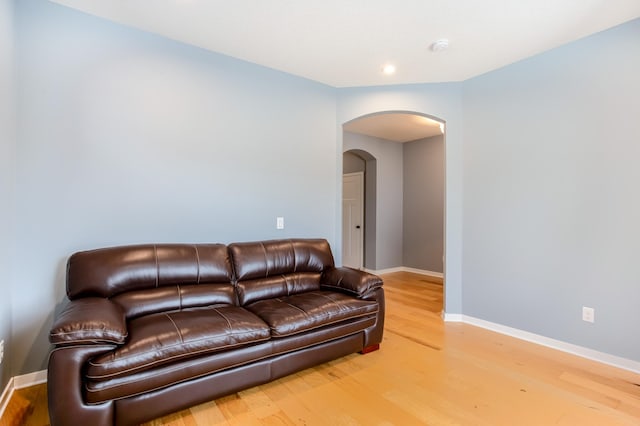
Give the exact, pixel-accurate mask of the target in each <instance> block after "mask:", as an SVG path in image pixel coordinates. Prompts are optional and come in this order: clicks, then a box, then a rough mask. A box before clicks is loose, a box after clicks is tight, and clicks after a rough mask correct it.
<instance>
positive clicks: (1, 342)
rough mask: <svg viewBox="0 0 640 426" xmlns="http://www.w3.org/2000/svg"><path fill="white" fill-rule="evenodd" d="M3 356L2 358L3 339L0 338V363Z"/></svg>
mask: <svg viewBox="0 0 640 426" xmlns="http://www.w3.org/2000/svg"><path fill="white" fill-rule="evenodd" d="M3 358H4V340H0V364H2V359H3Z"/></svg>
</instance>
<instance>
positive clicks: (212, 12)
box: [51, 0, 640, 87]
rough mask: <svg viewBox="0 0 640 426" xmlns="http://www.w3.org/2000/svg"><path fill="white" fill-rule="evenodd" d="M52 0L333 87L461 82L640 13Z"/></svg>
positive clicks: (466, 1)
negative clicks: (445, 43)
mask: <svg viewBox="0 0 640 426" xmlns="http://www.w3.org/2000/svg"><path fill="white" fill-rule="evenodd" d="M51 1H54V2H55V3H59V4H62V5H66V6H70V7H72V8H75V9H78V10H81V11H84V12H87V13H90V14H93V15H97V16H101V17H104V18H106V19H109V20H112V21H115V22H118V23H122V24H125V25H128V26H131V27H135V28H139V29H142V30H145V31H149V32H153V33H157V34H161V35H163V36H166V37H168V38H171V39H175V40H179V41H182V42H184V43H188V44H192V45H195V46H199V47H202V48H205V49H209V50H212V51H215V52H219V53H223V54H225V55H229V56H233V57H236V58H240V59H243V60H246V61H249V62H253V63H256V64H260V65H264V66H267V67H270V68H274V69H277V70H281V71H285V72H287V73H291V74H294V75H298V76H302V77H306V78H308V79H311V80H315V81H318V82H322V83H325V84H328V85H331V86H334V87H353V86H371V85H387V84H405V83H428V82H445V81H462V80H466V79H468V78H471V77H473V76H476V75H479V74H483V73H486V72H488V71H491V70H494V69H496V68H500V67H502V66H504V65H507V64H510V63H513V62H516V61H518V60H521V59H524V58H526V57H529V56H532V55H535V54H537V53H540V52H543V51H545V50H549V49H552V48H554V47H557V46H560V45H562V44H565V43H568V42H570V41H573V40H576V39H579V38H581V37H585V36H587V35H589V34H592V33H595V32H598V31H602V30H604V29H607V28H610V27H612V26H615V25H618V24H620V23H623V22H626V21H629V20H632V19H635V18H637V17H639V16H640V0H393V1H391V0H318V1H313V2H311V1H304V0H232V1H229V0H51ZM440 38H448V39H449V40H450V48H449V49H448V50H447V51H445V52H441V53H433V52H431V51H430V49H429V46H430V45H431V44H432V43H433V42H434V41H436V40H437V39H440ZM388 62H392V63H394V64H395V65H396V68H397V72H396V74H395V75H393V76H386V75H383V74H382V73H381V67H382V65H383V64H385V63H388Z"/></svg>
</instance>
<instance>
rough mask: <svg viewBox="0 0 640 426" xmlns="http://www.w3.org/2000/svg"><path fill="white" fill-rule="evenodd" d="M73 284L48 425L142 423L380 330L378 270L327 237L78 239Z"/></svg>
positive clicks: (311, 361) (361, 341)
mask: <svg viewBox="0 0 640 426" xmlns="http://www.w3.org/2000/svg"><path fill="white" fill-rule="evenodd" d="M66 286H67V296H68V299H69V300H68V302H67V304H66V306H65V307H64V309H63V310H62V311H61V312H60V313H59V314H58V315H57V316H56V318H55V319H54V323H53V325H52V329H51V332H50V336H49V338H50V341H51V343H52V344H53V345H54V348H53V350H52V352H51V354H50V357H49V367H48V398H49V415H50V419H51V424H52V425H53V426H57V425H71V424H74V425H78V424H87V425H88V424H91V425H134V424H139V423H142V422H145V421H148V420H152V419H154V418H157V417H160V416H162V415H165V414H168V413H171V412H175V411H178V410H181V409H184V408H187V407H190V406H193V405H196V404H200V403H203V402H206V401H210V400H212V399H215V398H218V397H221V396H224V395H228V394H231V393H234V392H237V391H239V390H242V389H245V388H248V387H252V386H256V385H259V384H263V383H266V382H269V381H272V380H275V379H277V378H280V377H283V376H285V375H288V374H291V373H294V372H296V371H300V370H303V369H305V368H308V367H311V366H314V365H317V364H320V363H323V362H327V361H330V360H332V359H336V358H339V357H342V356H345V355H348V354H351V353H354V352H361V353H367V352H369V351H372V350H375V349H378V347H379V344H380V342H381V341H382V332H383V326H384V291H383V289H382V280H381V279H380V278H379V277H377V276H375V275H372V274H369V273H366V272H364V271H359V270H355V269H351V268H346V267H338V268H337V267H335V266H334V260H333V255H332V254H331V249H330V246H329V243H328V242H327V241H326V240H322V239H289V240H271V241H259V242H250V243H233V244H229V245H228V246H227V245H224V244H146V245H133V246H121V247H110V248H102V249H97V250H91V251H83V252H78V253H75V254H73V255H72V256H71V257H70V258H69V260H68V263H67V282H66Z"/></svg>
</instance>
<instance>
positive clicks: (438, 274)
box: [402, 266, 444, 278]
mask: <svg viewBox="0 0 640 426" xmlns="http://www.w3.org/2000/svg"><path fill="white" fill-rule="evenodd" d="M402 271H403V272H413V273H414V274H420V275H427V276H429V277H436V278H444V274H443V273H442V272H434V271H427V270H425V269H416V268H409V267H408V266H403V267H402Z"/></svg>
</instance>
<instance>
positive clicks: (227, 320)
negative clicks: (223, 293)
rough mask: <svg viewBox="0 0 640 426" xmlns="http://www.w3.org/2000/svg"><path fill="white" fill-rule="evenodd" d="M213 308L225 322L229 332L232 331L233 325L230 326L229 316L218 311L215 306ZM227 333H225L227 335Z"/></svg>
mask: <svg viewBox="0 0 640 426" xmlns="http://www.w3.org/2000/svg"><path fill="white" fill-rule="evenodd" d="M213 310H214V311H215V313H217V314H218V315H220V316H221V317H222V318H223V319H224V320H225V321H226V322H227V328H228V329H229V333H231V332H232V331H233V327H232V326H231V321H229V318H227V317H226V316H225V315H224V314H222V312H220V311H219V310H218V309H217V308H213ZM229 333H227V335H229Z"/></svg>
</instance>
